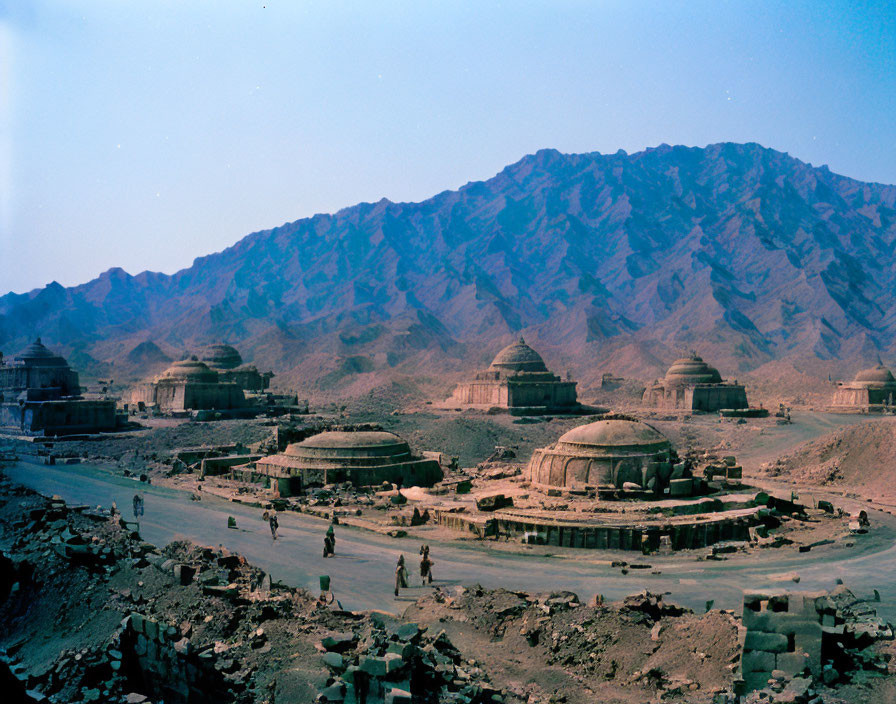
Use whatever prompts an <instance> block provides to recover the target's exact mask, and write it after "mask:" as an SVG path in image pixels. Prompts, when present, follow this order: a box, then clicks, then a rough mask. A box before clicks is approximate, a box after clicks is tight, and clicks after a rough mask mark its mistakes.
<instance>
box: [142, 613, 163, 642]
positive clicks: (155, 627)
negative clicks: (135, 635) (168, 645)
mask: <svg viewBox="0 0 896 704" xmlns="http://www.w3.org/2000/svg"><path fill="white" fill-rule="evenodd" d="M143 632H144V633H145V634H146V637H147V638H149V639H150V640H155V639H156V638H158V637H159V624H158V623H156V622H155V621H153V620H152V619H149V618H147V619H144V620H143Z"/></svg>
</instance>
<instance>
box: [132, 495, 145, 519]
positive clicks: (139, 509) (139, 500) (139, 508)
mask: <svg viewBox="0 0 896 704" xmlns="http://www.w3.org/2000/svg"><path fill="white" fill-rule="evenodd" d="M142 515H143V497H142V496H140V494H134V518H136V519H139V518H140V516H142Z"/></svg>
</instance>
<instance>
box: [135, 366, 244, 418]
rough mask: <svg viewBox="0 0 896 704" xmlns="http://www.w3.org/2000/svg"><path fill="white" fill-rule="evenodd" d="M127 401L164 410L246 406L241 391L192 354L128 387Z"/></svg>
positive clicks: (223, 408)
mask: <svg viewBox="0 0 896 704" xmlns="http://www.w3.org/2000/svg"><path fill="white" fill-rule="evenodd" d="M129 400H130V401H131V402H132V403H135V404H137V405H138V406H140V405H145V406H156V407H158V409H159V410H161V411H163V412H167V413H172V412H183V411H192V410H219V411H223V410H232V409H237V408H245V407H246V405H247V404H246V397H245V395H244V394H243V390H242V389H241V388H240V387H239V386H238V385H236V384H234V383H233V382H230V381H224V380H222V379H221V377H220V375H219V374H218V372H216V371H215V370H214V369H210V368H209V366H208V365H207V364H206V363H205V362H200V361H199V359H198V358H197V357H196V356H195V355H193V356H192V357H189V358H188V359H182V360H180V361H178V362H174V363H173V364H172V365H171V366H170V367H168V369H166V370H165V371H164V372H163V373H162V374H161V375H160V376H159V377H158V378H156V379H155V381H152V382H149V383H146V384H141V385H139V386H138V387H136V388H135V389H132V390H131V393H130V397H129Z"/></svg>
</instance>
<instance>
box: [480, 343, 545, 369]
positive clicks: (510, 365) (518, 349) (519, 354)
mask: <svg viewBox="0 0 896 704" xmlns="http://www.w3.org/2000/svg"><path fill="white" fill-rule="evenodd" d="M491 369H495V370H500V371H514V372H546V371H547V370H548V368H547V367H546V366H545V363H544V360H543V359H542V358H541V355H540V354H538V352H536V351H535V350H533V349H532V348H531V347H529V345H527V344H526V341H525V340H524V339H523V338H522V337H521V338H520V339H519V341H518V342H514V343H513V344H512V345H508V346H507V347H505V348H504V349H503V350H501V351H500V352H498V354H497V356H496V357H495V359H494V360H493V361H492V364H491Z"/></svg>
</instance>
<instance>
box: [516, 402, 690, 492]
mask: <svg viewBox="0 0 896 704" xmlns="http://www.w3.org/2000/svg"><path fill="white" fill-rule="evenodd" d="M676 459H677V458H676V455H675V451H674V449H673V447H672V443H670V442H669V440H668V438H666V436H665V435H663V434H662V433H661V432H660V431H658V430H657V429H656V428H654V427H653V426H651V425H648V424H647V423H644V422H642V421H639V420H636V419H634V418H628V417H624V416H620V417H616V418H607V419H603V420H599V421H597V422H595V423H589V424H588V425H582V426H579V427H577V428H573V429H572V430H570V431H568V432H567V433H565V434H564V435H562V436H560V439H559V440H557V442H556V443H554V444H553V445H550V446H549V447H545V448H540V449H537V450H535V452H534V453H533V454H532V459H531V460H530V461H529V466H528V470H527V471H528V476H529V481H531V482H532V484H533V485H535V486H539V487H561V488H567V489H584V488H586V487H589V488H594V489H598V490H604V491H607V490H609V491H616V490H621V489H627V490H636V489H637V490H647V491H654V492H656V493H662V492H663V491H664V490H665V489H666V488H667V487H668V486H669V485H670V482H671V481H672V480H679V479H685V478H686V477H684V475H683V473H682V472H681V471H680V469H681V468H680V467H679V470H676V469H675V468H674V467H673V464H674V463H675V460H676ZM676 466H677V465H676ZM687 488H688V491H687V493H690V482H689V483H688V487H687Z"/></svg>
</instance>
